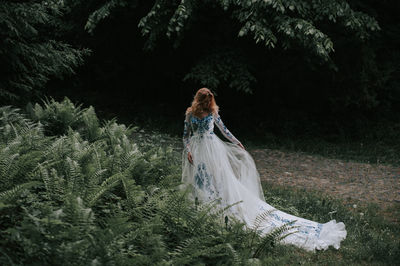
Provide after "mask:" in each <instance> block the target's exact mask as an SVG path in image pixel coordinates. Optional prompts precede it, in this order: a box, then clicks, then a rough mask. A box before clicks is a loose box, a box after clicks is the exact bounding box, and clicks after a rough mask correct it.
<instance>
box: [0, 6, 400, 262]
mask: <svg viewBox="0 0 400 266" xmlns="http://www.w3.org/2000/svg"><path fill="white" fill-rule="evenodd" d="M399 12H400V4H399V3H398V2H396V1H389V0H380V1H378V0H365V1H361V0H297V1H295V0H214V1H212V0H151V1H149V0H147V1H143V0H86V1H83V0H3V1H1V2H0V70H1V71H0V212H1V218H0V229H1V230H0V234H1V237H0V263H1V264H2V265H55V264H59V265H66V264H69V265H88V264H91V265H290V264H306V265H315V264H321V265H337V262H338V261H340V264H350V265H369V264H373V265H394V264H396V263H398V261H399V259H400V241H399V239H398V235H399V233H400V223H399V219H398V218H399V217H400V205H399V202H400V198H399V195H400V194H399V191H400V187H399V184H400V181H399V178H400V168H399V167H400V143H399V141H398V139H399V137H400V115H399V114H400V49H399V47H400V20H399V19H398V13H399ZM202 87H206V88H209V89H210V90H211V91H212V92H213V93H214V95H215V98H216V101H217V104H218V105H219V107H220V113H221V116H222V117H223V119H224V121H225V123H226V125H227V126H228V127H229V128H230V129H231V130H232V132H234V133H235V136H236V137H238V138H240V139H241V140H242V143H243V144H244V145H245V147H246V148H247V149H248V150H249V151H250V153H251V154H252V155H254V157H255V160H256V163H257V166H258V168H259V170H260V173H261V177H262V180H261V181H262V184H263V187H264V193H265V199H266V202H269V203H270V204H271V205H273V206H274V207H276V208H279V209H281V210H284V211H286V212H288V213H292V214H293V215H298V216H301V217H306V218H308V219H313V220H321V221H323V222H325V221H328V220H330V219H337V220H338V221H339V220H340V221H343V222H344V223H345V224H346V229H347V231H348V236H347V238H346V240H345V241H344V242H343V244H342V246H341V248H340V249H339V250H335V249H333V248H330V249H329V250H327V251H322V252H319V251H318V252H316V253H312V252H305V251H304V250H301V249H298V248H295V247H292V246H287V245H282V244H280V240H281V239H282V238H284V236H285V232H286V231H287V229H288V227H287V226H282V227H279V228H277V229H276V230H275V231H272V232H271V233H270V234H267V235H266V236H263V237H262V236H260V235H258V234H257V228H250V229H244V228H243V224H242V223H241V222H240V221H239V220H235V219H234V218H232V217H228V216H226V215H225V214H224V212H222V211H221V212H213V211H212V210H213V208H214V207H215V206H213V203H210V204H205V205H199V204H198V202H195V203H193V202H191V201H190V200H188V199H187V197H186V194H185V192H184V191H181V190H179V189H178V187H179V185H180V181H181V174H182V173H181V172H182V169H181V163H182V160H185V158H182V149H183V145H182V133H183V123H184V117H185V110H186V108H187V107H188V106H190V104H191V101H192V100H193V96H194V94H195V92H196V91H197V90H198V89H199V88H202ZM277 153H279V154H281V153H282V154H285V156H286V155H287V156H289V155H290V156H294V155H293V154H301V156H303V157H301V158H313V159H312V160H313V162H316V161H318V160H322V159H320V158H325V159H324V160H326V161H323V162H328V160H331V161H329V162H331V163H332V162H335V163H336V162H339V163H338V164H337V165H340V164H342V165H346V166H347V165H348V164H347V163H349V165H350V164H351V165H352V166H353V165H356V167H359V168H358V170H355V171H356V172H357V171H358V174H357V176H358V175H359V176H360V180H359V181H357V182H359V184H360V186H359V187H357V189H359V191H364V190H365V191H368V192H365V193H364V192H363V193H361V192H360V194H362V195H364V196H365V195H367V196H365V197H366V200H365V198H362V197H364V196H362V197H361V196H360V197H359V198H357V196H354V197H350V196H348V194H344V192H343V191H342V192H343V193H339V194H340V195H339V194H338V195H339V196H335V195H334V193H331V194H330V193H329V191H330V190H333V189H331V188H330V187H329V188H325V189H320V190H318V189H314V188H312V189H307V188H306V186H305V185H302V184H303V183H301V184H300V183H298V184H297V185H294V186H286V185H284V183H278V181H277V180H281V179H280V178H281V177H279V178H278V176H274V175H272V174H270V175H269V174H268V173H270V172H268V171H264V170H265V169H267V170H268V169H270V168H268V167H272V166H271V165H272V159H273V158H272V157H270V158H264V157H262V156H261V155H260V154H267V155H268V154H269V155H271V156H272V154H277ZM285 156H283V155H282V156H280V157H279V158H280V159H278V160H286V159H287V158H288V157H285ZM296 156H297V155H296ZM299 156H300V155H299ZM307 156H309V157H307ZM285 158H286V159H285ZM299 158H300V157H299ZM317 158H318V159H317ZM269 159H271V163H270V164H268V162H269V161H268V160H269ZM299 160H300V159H299ZM299 160H298V163H299V165H302V163H300V161H299ZM333 160H337V161H333ZM280 162H281V164H280V165H283V164H282V161H280ZM318 162H319V161H318ZM323 164H324V163H320V167H321V169H322V168H323V167H325V166H321V165H323ZM265 165H266V166H265ZM307 165H310V164H309V162H308V161H307ZM264 166H265V167H266V168H265V169H264V168H262V167H264ZM280 167H281V166H280ZM326 168H328V167H325V168H324V169H326ZM361 168H362V169H368V170H365V171H366V172H365V173H367V172H368V174H365V175H364V172H363V171H364V170H362V171H361V170H360V169H361ZM335 169H336V170H337V172H339V169H338V168H335ZM349 169H350V168H349ZM351 169H352V170H351V171H353V172H354V170H353V168H351ZM370 169H378V170H376V171H378V172H379V171H381V172H379V173H382V174H381V175H379V174H375V172H373V171H375V170H370ZM278 170H280V169H275V170H273V171H278ZM292 170H293V171H292ZM271 171H272V170H271ZM295 171H297V170H294V168H293V169H292V168H290V169H289V168H287V169H283V170H282V173H284V174H283V175H289V174H290V175H291V174H292V173H294V172H295ZM340 171H341V170H340ZM343 171H344V170H343ZM351 171H350V170H347V172H346V173H345V174H343V175H344V176H347V175H349V176H350V174H351V173H350V172H351ZM384 171H387V172H384ZM264 172H267V174H264ZM288 172H289V174H286V173H288ZM371 172H373V173H372V174H371V175H369V174H370V173H371ZM378 172H376V173H378ZM389 172H390V174H389ZM274 173H275V172H274ZM265 175H266V176H265ZM371 176H374V177H373V178H377V179H380V178H382V180H383V181H382V182H381V183H384V185H382V186H385V185H386V186H387V187H388V190H385V189H383V188H382V189H381V190H382V191H380V190H379V189H380V188H381V187H379V189H378V187H370V185H371V184H378V183H379V182H378V181H377V182H376V183H370V182H375V181H371ZM324 178H325V177H324ZM357 178H358V177H357ZM305 179H307V178H305ZM353 179H356V177H354V176H351V177H350V178H349V179H348V180H345V181H343V182H344V183H345V184H347V188H349V187H351V186H350V185H351V184H353V183H352V182H356V181H354V180H353ZM352 180H353V181H352ZM283 182H286V181H283ZM332 182H333V181H332ZM337 182H338V183H337V184H338V185H342V184H339V181H337ZM340 182H342V181H340ZM363 184H367V185H365V188H364V185H363ZM391 184H393V185H391ZM378 185H379V186H380V184H378ZM311 187H313V186H311ZM315 187H318V186H315ZM344 187H345V186H344ZM357 189H355V190H357ZM374 189H375V191H374ZM321 190H322V191H323V192H324V193H321ZM387 191H389V192H387ZM325 192H326V193H325ZM381 192H382V194H379V193H381ZM368 193H370V194H368ZM385 193H386V194H385ZM388 193H389V194H388ZM390 193H392V194H390ZM342 195H346V196H342ZM368 195H369V196H368ZM381 195H385V196H381ZM354 206H355V207H354ZM260 219H261V218H260Z"/></svg>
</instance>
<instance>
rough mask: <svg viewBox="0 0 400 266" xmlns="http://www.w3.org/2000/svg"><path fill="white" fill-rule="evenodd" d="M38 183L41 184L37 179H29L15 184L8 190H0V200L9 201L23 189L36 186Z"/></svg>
mask: <svg viewBox="0 0 400 266" xmlns="http://www.w3.org/2000/svg"><path fill="white" fill-rule="evenodd" d="M39 184H41V183H40V182H39V181H31V182H28V183H24V184H21V185H17V186H15V187H14V188H12V189H10V190H7V191H3V192H0V201H3V202H11V201H12V200H14V199H15V198H17V197H18V196H19V195H20V194H21V193H22V192H23V191H24V190H26V189H29V188H31V187H35V186H38V185H39Z"/></svg>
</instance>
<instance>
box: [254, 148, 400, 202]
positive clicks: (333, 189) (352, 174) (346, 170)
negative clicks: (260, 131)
mask: <svg viewBox="0 0 400 266" xmlns="http://www.w3.org/2000/svg"><path fill="white" fill-rule="evenodd" d="M249 152H250V153H251V155H252V156H253V158H254V160H255V162H256V165H257V169H258V171H259V173H260V176H261V180H262V181H269V182H274V183H276V184H277V185H282V186H291V187H297V188H299V187H301V188H305V189H310V190H318V191H322V192H324V193H327V194H329V195H331V196H334V197H336V198H341V199H347V200H350V201H360V202H361V203H367V202H375V203H377V204H378V205H379V206H380V207H381V208H383V209H386V208H387V207H391V206H393V205H400V168H399V167H394V166H388V165H376V164H373V165H371V164H366V163H355V162H346V161H342V160H337V159H327V158H323V157H320V156H314V155H307V154H304V153H298V152H282V151H279V150H270V149H252V150H250V151H249Z"/></svg>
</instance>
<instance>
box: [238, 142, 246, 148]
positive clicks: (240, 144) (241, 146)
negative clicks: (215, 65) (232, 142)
mask: <svg viewBox="0 0 400 266" xmlns="http://www.w3.org/2000/svg"><path fill="white" fill-rule="evenodd" d="M238 145H239V147H240V148H242V149H243V150H245V148H244V146H243V145H242V143H240V142H239V143H238Z"/></svg>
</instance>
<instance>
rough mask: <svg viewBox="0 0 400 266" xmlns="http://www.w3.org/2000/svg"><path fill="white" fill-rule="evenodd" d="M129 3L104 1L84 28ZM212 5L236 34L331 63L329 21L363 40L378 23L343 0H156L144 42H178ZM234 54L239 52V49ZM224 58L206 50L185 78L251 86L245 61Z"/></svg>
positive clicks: (147, 20)
mask: <svg viewBox="0 0 400 266" xmlns="http://www.w3.org/2000/svg"><path fill="white" fill-rule="evenodd" d="M129 5H130V6H137V5H138V1H127V0H111V1H106V2H104V5H103V6H102V7H100V8H99V9H97V10H96V11H95V12H94V13H92V15H91V16H90V17H89V20H88V22H87V24H86V29H87V30H88V31H89V32H93V31H94V29H95V27H96V25H97V24H98V23H99V22H100V21H101V20H104V19H105V18H106V17H108V16H109V15H110V14H112V12H113V11H114V10H115V9H118V8H120V7H125V6H129ZM216 9H222V10H223V12H225V13H226V14H229V16H230V17H231V20H232V25H231V27H234V28H235V27H236V28H237V36H238V37H245V36H248V37H250V38H252V39H253V40H254V42H255V43H259V44H263V45H264V46H265V47H266V48H269V49H273V48H275V47H277V46H280V47H281V48H283V49H285V50H287V49H291V48H297V47H301V49H303V50H306V51H308V52H310V54H312V55H314V56H315V58H316V59H317V60H319V61H324V62H328V63H329V64H330V65H331V66H333V67H334V63H333V62H332V60H331V57H330V53H331V52H333V51H334V45H333V42H332V40H331V38H330V37H329V30H330V29H331V28H332V27H333V28H340V29H341V31H343V32H350V33H351V34H353V35H355V36H356V37H357V38H358V39H359V40H361V41H365V40H367V39H368V38H369V37H370V35H371V33H372V32H374V31H378V30H379V29H380V27H379V25H378V23H377V21H376V20H375V19H374V18H372V17H370V16H369V15H367V14H365V13H363V12H358V11H355V10H353V9H352V8H351V7H350V5H349V3H348V2H347V1H345V0H312V1H306V0H300V1H299V0H241V1H240V0H217V1H215V0H205V1H204V0H174V1H170V0H169V1H167V0H155V1H154V5H153V6H152V8H151V10H150V11H149V12H148V13H147V15H145V16H144V17H143V18H142V19H141V20H140V22H139V25H138V26H139V28H140V29H141V32H142V35H143V36H145V37H146V38H147V42H146V44H145V48H146V49H153V48H154V47H155V46H156V45H157V42H158V41H160V39H163V38H165V37H166V38H168V39H170V40H173V41H174V46H175V47H176V48H179V46H180V42H181V41H182V39H183V38H184V35H185V33H187V32H188V31H189V30H190V29H191V27H192V25H193V24H194V23H196V21H197V20H199V18H201V16H202V15H203V16H204V15H205V12H207V11H210V10H216ZM202 12H203V13H202ZM204 30H206V29H204ZM231 52H232V51H229V53H231ZM221 57H222V58H223V60H220V58H221ZM232 58H240V55H238V56H233V57H232ZM225 59H226V56H224V55H223V54H222V55H221V53H218V52H217V53H212V54H209V55H207V56H206V59H204V60H199V62H198V64H197V65H196V66H194V67H193V68H192V70H191V72H190V73H188V74H187V75H186V77H185V80H195V81H197V82H199V83H201V84H202V85H206V86H211V87H215V86H218V84H220V83H221V81H223V80H226V77H231V80H232V82H231V84H230V86H231V87H233V86H235V87H236V88H238V89H239V90H242V91H245V92H251V91H252V90H251V84H253V83H254V81H255V80H256V79H255V77H254V76H253V75H252V74H251V73H250V72H249V70H248V66H247V65H246V64H244V63H243V62H241V61H240V60H239V61H235V62H234V63H233V64H232V62H231V61H232V60H225ZM216 69H217V70H216ZM218 69H219V70H218ZM243 73H244V74H243ZM232 84H234V85H232Z"/></svg>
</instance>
